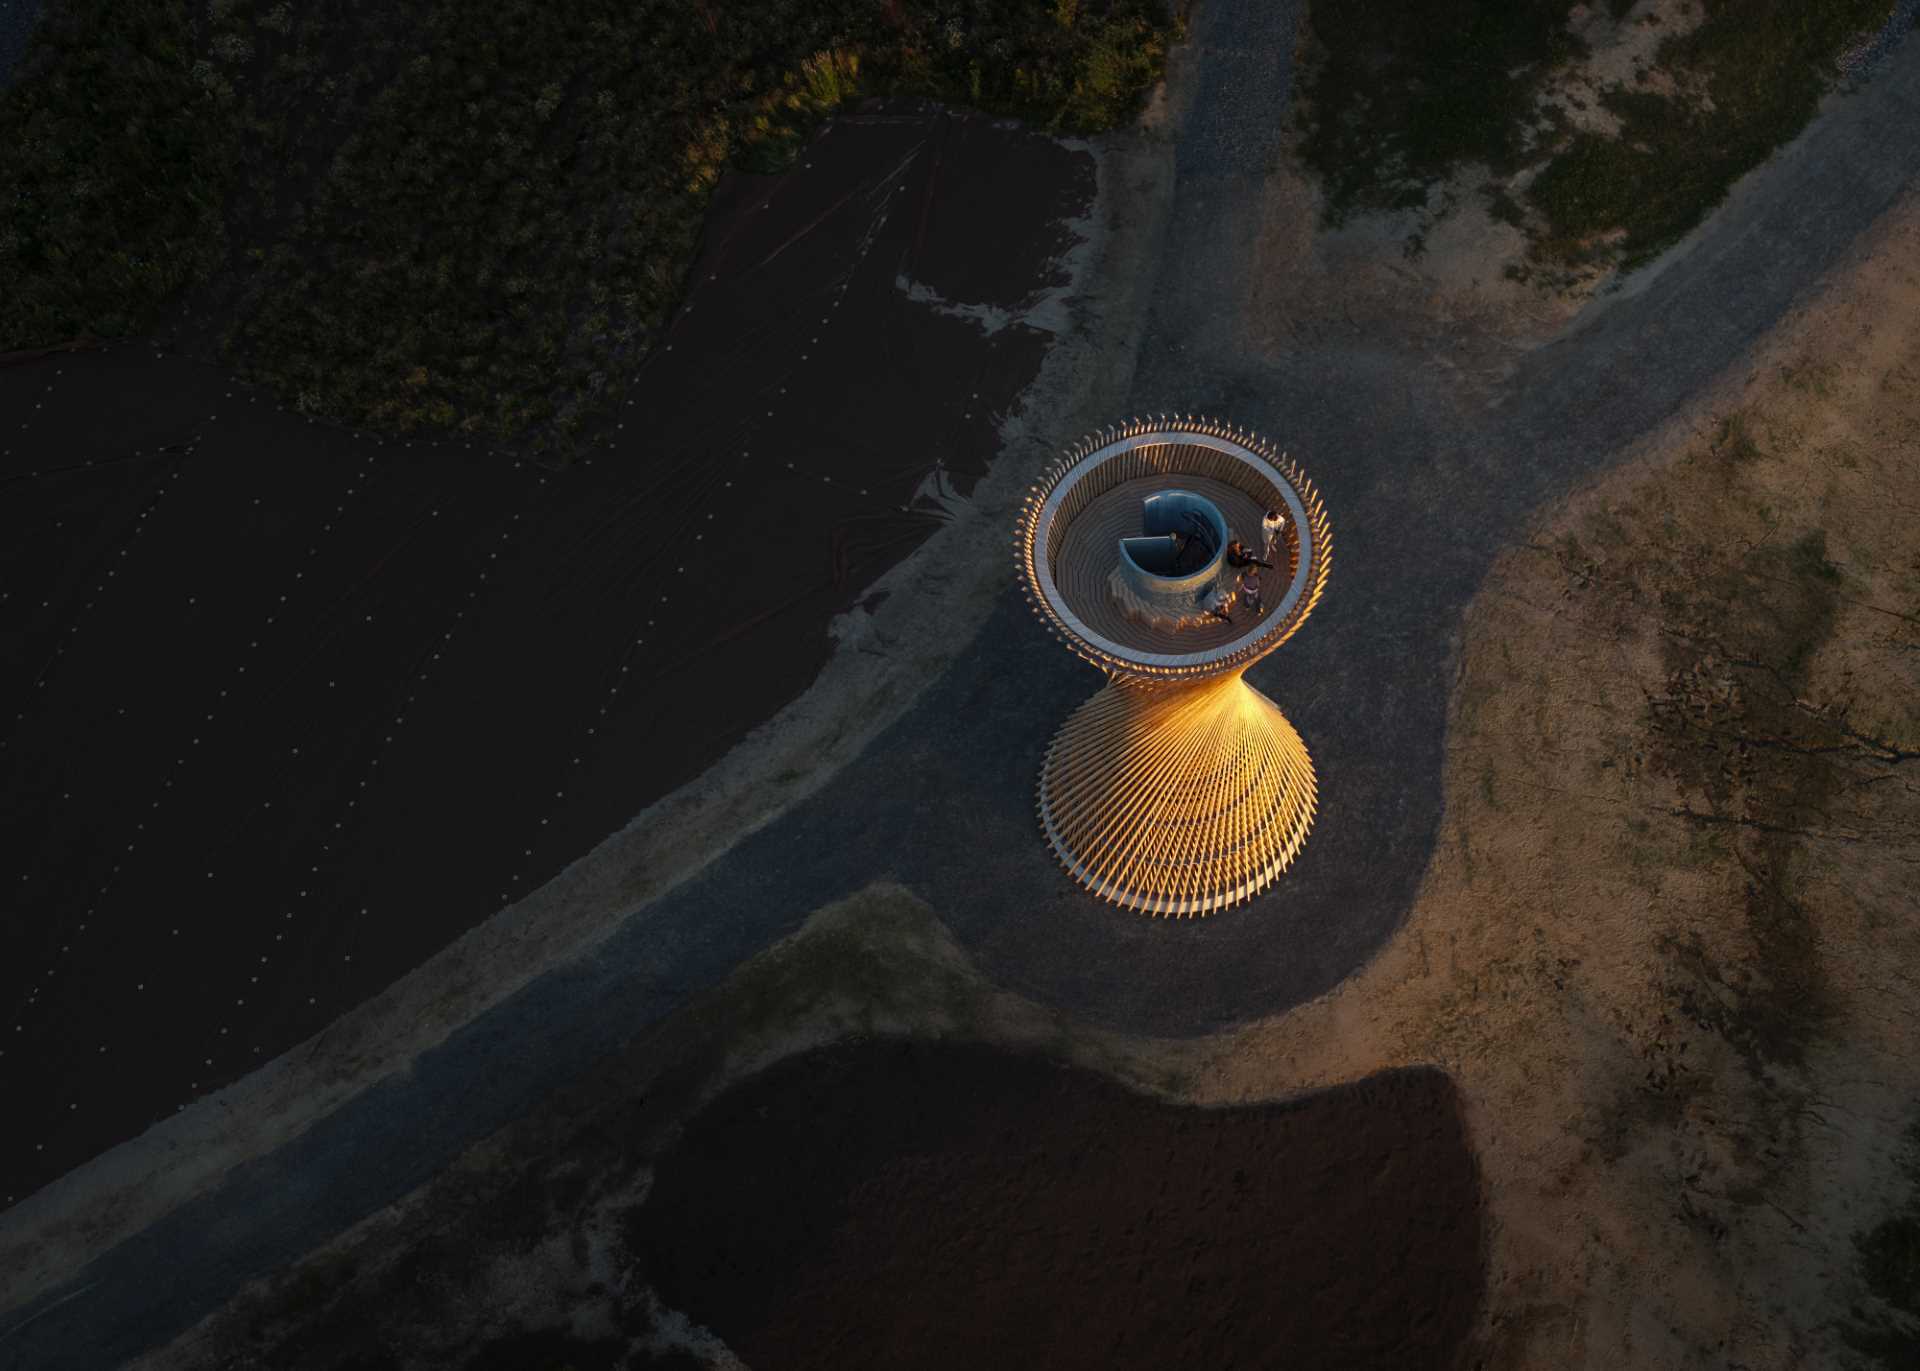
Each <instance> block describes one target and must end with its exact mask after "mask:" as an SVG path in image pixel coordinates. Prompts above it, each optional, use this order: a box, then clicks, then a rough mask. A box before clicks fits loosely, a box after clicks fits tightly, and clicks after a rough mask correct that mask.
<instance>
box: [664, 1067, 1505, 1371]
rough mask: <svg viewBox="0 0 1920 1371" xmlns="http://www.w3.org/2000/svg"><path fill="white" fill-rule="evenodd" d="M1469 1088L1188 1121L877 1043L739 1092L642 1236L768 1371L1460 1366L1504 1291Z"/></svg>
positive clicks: (1437, 1085)
mask: <svg viewBox="0 0 1920 1371" xmlns="http://www.w3.org/2000/svg"><path fill="white" fill-rule="evenodd" d="M1478 1206H1479V1200H1478V1190H1477V1185H1476V1179H1475V1174H1474V1166H1473V1157H1472V1150H1471V1148H1470V1146H1469V1144H1468V1141H1467V1138H1466V1135H1465V1132H1464V1129H1463V1126H1462V1123H1461V1119H1460V1115H1459V1112H1458V1108H1457V1104H1456V1101H1455V1098H1454V1093H1453V1089H1452V1086H1451V1085H1450V1084H1449V1083H1448V1081H1447V1079H1446V1077H1445V1076H1444V1075H1443V1074H1441V1073H1439V1072H1435V1071H1429V1070H1409V1071H1403V1072H1394V1073H1389V1074H1387V1075H1382V1076H1377V1077H1374V1078H1371V1079H1369V1080H1367V1081H1364V1082H1360V1083H1357V1084H1355V1085H1352V1086H1347V1087H1343V1088H1341V1089H1338V1090H1333V1091H1329V1092H1326V1093H1324V1094H1319V1095H1315V1096H1312V1097H1309V1098H1307V1099H1303V1100H1299V1101H1295V1102H1293V1103H1290V1104H1286V1105H1275V1106H1263V1107H1254V1108H1241V1109H1210V1110H1194V1109H1182V1108H1178V1107H1174V1106H1171V1105H1167V1104H1164V1103H1160V1102H1158V1101H1155V1100H1151V1099H1148V1098H1146V1097H1144V1096H1141V1095H1137V1094H1134V1093H1133V1092H1131V1091H1128V1090H1125V1089H1123V1088H1121V1087H1120V1086H1118V1085H1115V1084H1114V1083H1112V1082H1111V1081H1109V1080H1106V1079H1104V1078H1102V1077H1100V1076H1096V1075H1094V1074H1092V1073H1090V1072H1086V1071H1081V1070H1075V1069H1069V1068H1062V1067H1059V1066H1056V1065H1053V1064H1050V1063H1047V1062H1045V1061H1042V1060H1039V1059H1036V1058H1031V1057H1022V1056H1015V1055H1010V1054H1008V1053H1006V1052H1002V1051H997V1050H993V1049H989V1048H984V1047H979V1046H961V1045H942V1044H935V1043H924V1042H914V1041H905V1042H863V1043H850V1044H847V1045H844V1046H838V1047H834V1048H829V1049H824V1050H822V1051H819V1052H815V1053H811V1054H807V1055H804V1056H800V1057H796V1058H792V1059H789V1060H787V1061H785V1062H782V1063H780V1064H779V1065H778V1066H775V1067H773V1068H771V1069H769V1070H768V1071H766V1072H764V1073H762V1074H761V1075H759V1076H756V1077H754V1078H752V1079H751V1080H749V1081H747V1082H746V1083H744V1084H742V1085H740V1086H738V1087H736V1088H735V1089H733V1090H732V1091H729V1092H728V1093H727V1094H726V1095H724V1096H722V1097H721V1098H720V1099H718V1100H716V1101H715V1102H714V1103H713V1104H711V1105H709V1106H708V1107H707V1108H706V1109H705V1110H704V1111H703V1112H702V1113H701V1114H700V1115H699V1116H698V1117H696V1118H695V1119H694V1120H692V1121H691V1122H690V1123H689V1124H688V1126H687V1128H686V1131H685V1133H684V1134H683V1135H682V1137H681V1139H680V1141H679V1142H678V1144H677V1145H676V1146H675V1148H674V1149H673V1151H672V1152H670V1153H669V1154H667V1155H666V1156H665V1157H663V1158H662V1159H661V1161H660V1163H659V1166H658V1170H657V1173H656V1179H655V1184H654V1190H653V1194H652V1197H651V1198H650V1199H649V1200H648V1202H647V1204H646V1205H645V1206H643V1207H642V1208H641V1209H640V1210H638V1211H636V1213H635V1214H634V1217H633V1227H632V1234H631V1236H632V1243H633V1250H634V1252H635V1254H636V1256H637V1257H638V1258H639V1259H640V1261H641V1262H642V1265H643V1267H644V1269H645V1270H646V1272H647V1273H648V1277H649V1279H650V1281H651V1282H652V1284H653V1285H654V1287H655V1288H656V1289H657V1290H658V1291H659V1292H660V1294H661V1296H662V1298H663V1299H665V1300H666V1301H667V1303H669V1304H671V1305H674V1306H676V1307H679V1308H682V1309H684V1310H685V1311H686V1312H687V1313H688V1314H689V1315H690V1316H691V1317H693V1318H695V1319H698V1320H699V1321H700V1322H702V1323H704V1324H706V1325H707V1326H709V1327H711V1328H713V1329H714V1330H716V1331H717V1332H719V1333H720V1334H721V1335H722V1336H723V1337H725V1339H726V1340H727V1343H728V1345H729V1346H730V1347H732V1348H733V1350H734V1351H735V1352H736V1353H737V1354H738V1355H739V1356H740V1357H741V1358H742V1359H744V1360H745V1361H746V1362H747V1363H748V1364H749V1365H751V1366H754V1367H756V1368H767V1371H773V1369H774V1368H780V1367H812V1366H820V1367H824V1366H846V1365H854V1366H913V1367H924V1368H928V1369H929V1371H936V1369H938V1368H954V1371H970V1369H971V1368H978V1367H982V1366H1016V1365H1019V1366H1036V1365H1046V1366H1059V1367H1078V1366H1085V1367H1103V1368H1133V1367H1137V1368H1142V1371H1145V1368H1161V1367H1167V1366H1176V1365H1194V1366H1209V1367H1230V1366H1241V1367H1256V1366H1274V1367H1278V1366H1299V1365H1304V1366H1317V1367H1379V1368H1383V1371H1384V1368H1389V1367H1393V1368H1409V1367H1434V1368H1438V1367H1445V1366H1448V1365H1451V1364H1452V1363H1453V1361H1454V1359H1455V1357H1456V1355H1457V1353H1458V1350H1459V1347H1460V1345H1461V1343H1462V1341H1463V1339H1464V1336H1465V1334H1466V1332H1467V1330H1468V1328H1469V1327H1470V1326H1471V1324H1472V1322H1473V1319H1474V1316H1475V1307H1476V1304H1477V1302H1478V1298H1479V1289H1480V1271H1479V1258H1480V1252H1479V1245H1480V1232H1479V1217H1478Z"/></svg>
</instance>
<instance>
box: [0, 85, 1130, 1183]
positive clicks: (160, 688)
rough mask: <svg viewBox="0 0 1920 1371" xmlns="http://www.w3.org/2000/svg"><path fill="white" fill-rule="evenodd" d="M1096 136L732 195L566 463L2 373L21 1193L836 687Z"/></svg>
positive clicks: (3, 574) (239, 1066)
mask: <svg viewBox="0 0 1920 1371" xmlns="http://www.w3.org/2000/svg"><path fill="white" fill-rule="evenodd" d="M1092 190H1093V169H1092V163H1091V160H1090V158H1089V157H1087V156H1086V155H1085V154H1082V153H1078V152H1074V151H1071V150H1069V149H1066V148H1063V147H1062V146H1060V145H1059V144H1058V143H1055V142H1053V141H1051V140H1048V139H1045V138H1041V137H1038V136H1035V135H1033V134H1030V133H1026V132H1023V131H1019V130H1013V129H1008V128H1003V127H997V126H995V125H993V124H992V123H990V122H988V121H985V120H979V119H970V118H956V117H949V116H946V115H920V114H903V115H896V116H892V117H887V118H851V119H844V120H840V121H838V122H836V123H835V124H834V125H833V126H832V127H831V128H830V129H829V130H827V131H826V132H825V133H824V134H823V135H822V136H821V137H820V138H819V139H818V140H817V141H816V142H815V143H814V144H813V145H812V147H811V148H810V150H809V151H808V153H807V155H806V158H805V160H804V161H803V163H802V164H800V165H796V166H795V167H794V168H793V169H791V170H790V171H789V172H787V173H785V174H782V175H780V176H776V177H755V178H739V179H736V180H733V181H730V182H729V183H727V184H726V185H725V186H723V188H722V191H721V193H720V194H719V196H718V197H717V199H716V202H715V205H714V210H713V216H712V219H711V222H710V226H709V237H708V244H707V247H706V249H705V253H704V256H703V258H702V260H701V261H700V263H699V265H698V266H697V268H696V269H695V272H694V274H693V277H692V278H691V284H690V288H689V295H688V298H687V303H686V308H685V310H684V311H683V313H682V314H681V315H680V317H679V318H678V319H677V320H676V322H675V324H674V326H673V328H672V330H671V332H670V334H669V337H668V340H667V342H668V344H669V345H668V346H663V347H662V348H660V349H658V350H656V351H655V352H654V353H653V354H652V355H651V356H650V359H649V360H648V361H647V362H646V363H645V364H644V366H643V367H642V370H641V372H640V373H639V375H638V376H637V377H636V378H635V379H634V383H633V387H632V389H631V391H630V392H629V394H630V396H631V398H630V399H628V400H626V401H625V402H624V403H622V404H621V405H620V407H619V426H618V427H610V428H609V429H608V431H606V432H605V433H602V434H600V435H599V436H598V437H597V438H596V439H595V440H594V443H593V445H592V448H593V450H592V452H591V456H590V459H588V460H583V461H579V462H576V463H574V464H573V465H572V466H570V467H568V468H567V469H565V470H545V469H541V468H536V467H534V466H532V465H529V464H524V463H517V462H515V461H514V460H513V459H512V458H511V457H510V456H507V455H503V454H498V453H492V452H489V451H487V450H485V448H484V445H482V446H481V447H478V448H475V447H469V446H468V445H466V444H465V443H463V442H460V441H457V440H456V441H452V442H448V443H445V444H441V445H436V444H432V443H427V442H414V443H411V444H402V443H400V442H394V441H389V442H385V443H382V442H379V441H377V440H375V439H373V438H371V437H369V436H362V435H357V434H349V433H345V432H340V431H336V430H332V429H329V428H328V427H326V426H324V425H317V424H310V423H307V422H303V421H301V420H300V419H298V418H297V417H295V416H292V415H290V414H287V413H285V412H282V411H279V410H277V409H275V408H274V407H273V405H272V404H271V402H270V401H269V400H268V399H267V398H266V397H262V396H257V395H255V394H253V393H252V392H250V391H248V390H247V389H246V388H245V387H243V386H240V385H237V384H235V383H233V382H232V381H230V380H228V379H226V378H225V376H224V375H223V374H222V372H221V371H220V370H219V368H218V367H216V366H214V365H212V364H211V363H210V362H208V361H207V360H204V359H199V360H196V359H195V358H193V357H191V356H187V355H176V354H174V353H172V352H171V351H169V350H167V349H166V348H165V347H161V348H160V349H159V350H158V351H156V349H155V347H154V346H153V345H145V346H143V345H137V344H136V345H128V346H120V347H117V348H113V349H110V350H107V351H104V352H92V351H87V352H72V353H56V354H52V355H48V356H43V357H36V358H28V359H24V360H21V361H18V362H16V363H15V364H13V365H8V366H5V367H0V416H5V417H4V419H0V890H3V891H4V895H0V901H3V902H4V903H3V904H0V907H3V908H4V910H5V915H6V917H5V918H3V919H0V1098H4V1099H5V1100H6V1101H7V1106H8V1123H7V1126H6V1127H5V1128H4V1129H0V1208H4V1207H5V1206H7V1205H10V1204H12V1203H14V1202H16V1201H17V1200H19V1199H21V1198H23V1197H24V1196H25V1195H27V1194H28V1193H29V1192H31V1191H32V1190H34V1189H36V1188H37V1187H39V1186H41V1185H44V1184H45V1183H46V1182H48V1181H49V1180H51V1179H53V1178H54V1177H56V1176H58V1175H60V1174H62V1173H63V1172H65V1171H67V1170H68V1169H70V1168H71V1167H73V1166H75V1165H77V1164H79V1163H81V1162H83V1161H85V1160H87V1159H88V1158H90V1157H92V1156H94V1155H95V1154H97V1153H99V1152H101V1151H102V1150H104V1149H106V1148H108V1147H111V1146H112V1145H114V1144H116V1143H118V1142H121V1141H123V1140H125V1139H127V1138H130V1137H133V1136H135V1135H137V1134H138V1133H139V1132H140V1131H141V1130H142V1129H144V1128H145V1127H146V1126H147V1125H148V1124H150V1123H151V1122H153V1121H154V1120H156V1119H158V1118H161V1117H164V1116H166V1115H168V1114H171V1113H172V1112H174V1111H175V1110H176V1109H179V1108H181V1107H182V1106H183V1105H184V1104H185V1103H186V1102H187V1101H190V1100H191V1099H193V1098H195V1097H196V1096H198V1095H201V1094H204V1093H206V1092H208V1091H210V1090H212V1089H215V1088H216V1087H218V1086H220V1085H222V1084H224V1083H226V1082H228V1081H231V1080H233V1079H234V1078H235V1077H237V1076H239V1075H241V1074H243V1073H245V1072H246V1071H248V1070H249V1069H251V1068H252V1067H254V1066H257V1065H259V1064H261V1063H262V1062H264V1061H267V1060H269V1059H270V1058H272V1057H273V1056H275V1055H276V1054H278V1053H280V1052H283V1051H285V1050H286V1049H287V1048H289V1047H291V1046H293V1045H294V1044H296V1043H299V1042H301V1041H302V1040H303V1039H305V1038H307V1037H309V1036H310V1035H312V1034H313V1033H315V1032H316V1031H318V1030H319V1029H321V1028H323V1027H324V1026H325V1025H326V1024H327V1023H329V1022H330V1021H331V1020H333V1019H334V1018H335V1017H336V1016H337V1015H339V1014H341V1013H342V1012H343V1011H345V1010H347V1009H349V1008H351V1007H353V1006H354V1005H355V1004H357V1003H360V1002H361V1001H363V1000H365V999H367V998H368V997H370V996H371V995H373V994H375V993H377V992H378V991H379V990H380V989H382V988H383V987H384V986H386V985H388V984H389V983H391V982H392V981H394V980H395V979H397V978H398V977H399V976H401V975H402V974H404V973H405V972H406V971H407V970H409V969H410V968H412V967H413V966H415V965H417V964H418V963H419V962H420V961H422V960H423V959H425V958H426V957H428V956H430V955H432V954H433V953H434V952H435V951H437V950H438V949H440V948H441V947H443V946H445V945H446V944H447V943H448V942H450V941H451V940H452V939H454V938H455V937H457V936H458V935H459V934H461V933H462V932H464V931H465V930H467V929H468V928H470V927H472V926H473V925H474V924H476V923H477V922H479V921H480V920H482V919H484V918H485V917H487V916H488V915H489V914H491V913H493V912H494V911H495V910H497V909H499V908H500V907H501V906H502V905H504V904H506V903H508V902H511V901H513V900H516V899H518V898H520V897H521V896H523V895H525V894H526V893H527V892H528V891H530V890H532V889H534V888H535V887H537V886H538V885H540V884H541V883H543V882H544V881H546V880H547V879H548V878H549V877H551V876H552V875H554V874H555V873H556V872H557V871H559V870H560V869H561V868H562V867H563V866H565V865H566V864H567V863H568V862H570V861H572V860H573V859H575V858H576V857H579V856H581V855H582V854H584V853H585V852H586V851H588V850H589V849H590V848H591V847H592V846H593V845H594V844H595V843H596V842H598V841H599V840H600V839H601V838H602V837H604V836H605V835H606V834H608V833H609V832H611V831H613V830H615V829H617V828H619V827H620V826H621V825H622V824H624V823H625V822H626V821H627V820H628V819H629V818H631V817H632V816H633V815H634V814H635V813H636V812H637V811H639V810H640V809H642V808H643V807H644V806H646V805H647V804H648V803H649V802H651V801H653V800H655V799H657V798H659V797H660V796H662V795H664V794H666V793H667V792H669V791H671V790H673V789H674V788H676V787H678V786H680V785H682V784H684V783H686V782H687V781H689V780H691V779H692V778H694V777H695V776H697V775H698V774H699V773H700V772H701V771H702V770H703V769H704V768H705V767H706V766H707V765H708V764H709V763H710V762H712V761H713V760H714V759H715V758H716V757H718V756H719V755H720V754H721V753H723V752H724V751H725V750H726V749H727V748H728V747H730V746H731V745H732V744H733V743H734V742H735V741H737V740H738V739H739V738H740V737H741V736H742V735H743V734H745V733H746V732H747V731H748V730H749V729H750V728H752V727H753V726H754V725H755V724H757V723H759V722H760V721H762V720H764V719H766V718H768V717H769V716H771V715H772V714H773V713H775V712H776V711H777V710H778V709H779V708H780V707H781V706H782V705H783V704H785V703H786V702H787V701H789V700H791V699H793V698H794V697H795V696H796V695H797V694H799V693H800V692H801V691H802V690H803V689H804V688H805V687H806V685H807V684H808V683H809V682H810V681H811V680H812V679H813V678H814V676H815V675H816V674H817V672H818V671H819V668H820V666H821V664H822V663H823V662H824V661H825V659H826V657H827V655H828V652H829V650H830V643H829V639H828V635H827V632H826V628H827V622H828V620H829V618H830V617H831V616H832V615H833V614H835V613H836V612H839V611H841V610H843V609H845V608H846V607H847V606H848V605H849V604H851V603H852V602H853V601H855V600H856V599H857V598H859V597H860V596H861V595H862V593H863V592H864V590H865V588H866V587H867V586H868V585H869V584H870V583H871V582H872V580H873V579H874V578H875V577H876V576H878V575H879V574H880V573H881V572H882V571H883V570H885V569H886V568H887V567H888V566H890V565H892V564H893V563H894V562H896V561H898V560H899V559H900V558H902V557H904V556H905V555H906V554H907V553H908V552H910V551H911V550H912V549H913V548H914V547H916V546H917V545H918V544H919V543H920V542H921V541H922V540H923V539H924V538H925V537H926V536H927V535H928V534H929V533H930V532H931V531H932V530H933V528H934V527H935V526H936V524H935V517H934V516H933V515H931V514H929V513H927V512H924V511H919V512H904V511H903V510H902V505H903V504H906V503H907V502H908V501H910V500H911V498H912V496H913V493H914V491H915V489H916V488H917V486H918V484H919V482H920V481H921V479H922V478H923V477H924V476H926V475H927V474H928V473H929V472H930V471H932V470H933V468H934V466H935V464H936V463H939V464H942V465H944V467H945V468H946V469H947V470H948V471H949V472H950V473H952V474H953V476H954V477H955V483H956V484H957V486H958V487H959V488H960V489H962V490H964V489H967V488H969V486H970V484H971V482H972V480H973V479H975V478H976V477H977V476H978V475H979V474H980V473H981V472H983V471H984V470H985V466H986V463H987V462H988V460H989V459H990V458H991V457H992V455H993V454H994V452H995V450H996V443H997V438H996V424H997V420H998V418H999V417H1000V415H1001V414H1002V413H1003V412H1005V411H1006V410H1008V409H1009V408H1011V407H1012V406H1014V405H1015V404H1016V399H1017V396H1018V395H1019V393H1020V392H1021V390H1022V389H1023V388H1024V387H1025V385H1026V384H1027V383H1028V382H1029V381H1030V380H1031V378H1032V377H1033V375H1034V373H1035V371H1036V369H1037V367H1038V364H1039V361H1040V358H1041V356H1042V353H1043V352H1044V349H1045V345H1046V340H1047V335H1046V334H1045V333H1044V332H1042V331H1041V330H1039V329H1037V328H1033V327H1030V326H1028V325H1025V324H1022V323H1019V322H1013V323H1011V324H1008V325H1007V326H1005V327H1002V328H1000V329H998V330H997V331H995V332H992V333H991V334H988V333H984V332H983V331H982V329H981V328H980V327H979V325H978V324H976V323H975V322H974V321H973V320H971V319H968V318H963V317H958V316H955V315H953V314H950V313H944V312H940V311H938V310H935V309H933V308H930V307H929V306H928V305H927V304H925V303H916V302H914V301H913V300H910V299H909V298H908V296H907V294H906V293H904V292H903V291H902V290H901V289H899V288H898V286H897V285H896V281H897V279H898V278H899V277H901V276H903V275H904V276H905V277H907V278H908V279H910V280H912V281H916V282H920V283H923V284H925V285H926V286H928V287H929V288H930V289H932V290H933V291H935V292H936V293H937V294H938V295H939V296H941V297H943V298H944V299H945V300H949V301H955V302H962V303H982V302H991V303H993V304H996V305H999V306H1001V307H1003V308H1007V309H1010V310H1011V311H1012V313H1014V314H1016V315H1017V314H1018V312H1019V310H1018V306H1019V305H1020V302H1021V301H1022V300H1023V298H1025V297H1027V296H1028V295H1030V293H1032V292H1034V291H1036V290H1038V289H1041V288H1043V287H1046V286H1049V285H1052V284H1054V283H1055V282H1056V280H1057V278H1058V276H1059V268H1058V267H1057V265H1056V264H1055V261H1054V258H1055V257H1056V255H1057V254H1058V253H1059V252H1060V251H1061V250H1062V249H1063V248H1064V247H1066V246H1068V243H1067V241H1066V234H1065V231H1064V230H1063V228H1062V226H1061V221H1062V220H1064V219H1068V218H1071V217H1073V216H1075V215H1077V214H1079V213H1081V212H1083V210H1084V209H1085V206H1086V205H1087V203H1088V202H1089V201H1090V198H1091V195H1092Z"/></svg>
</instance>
